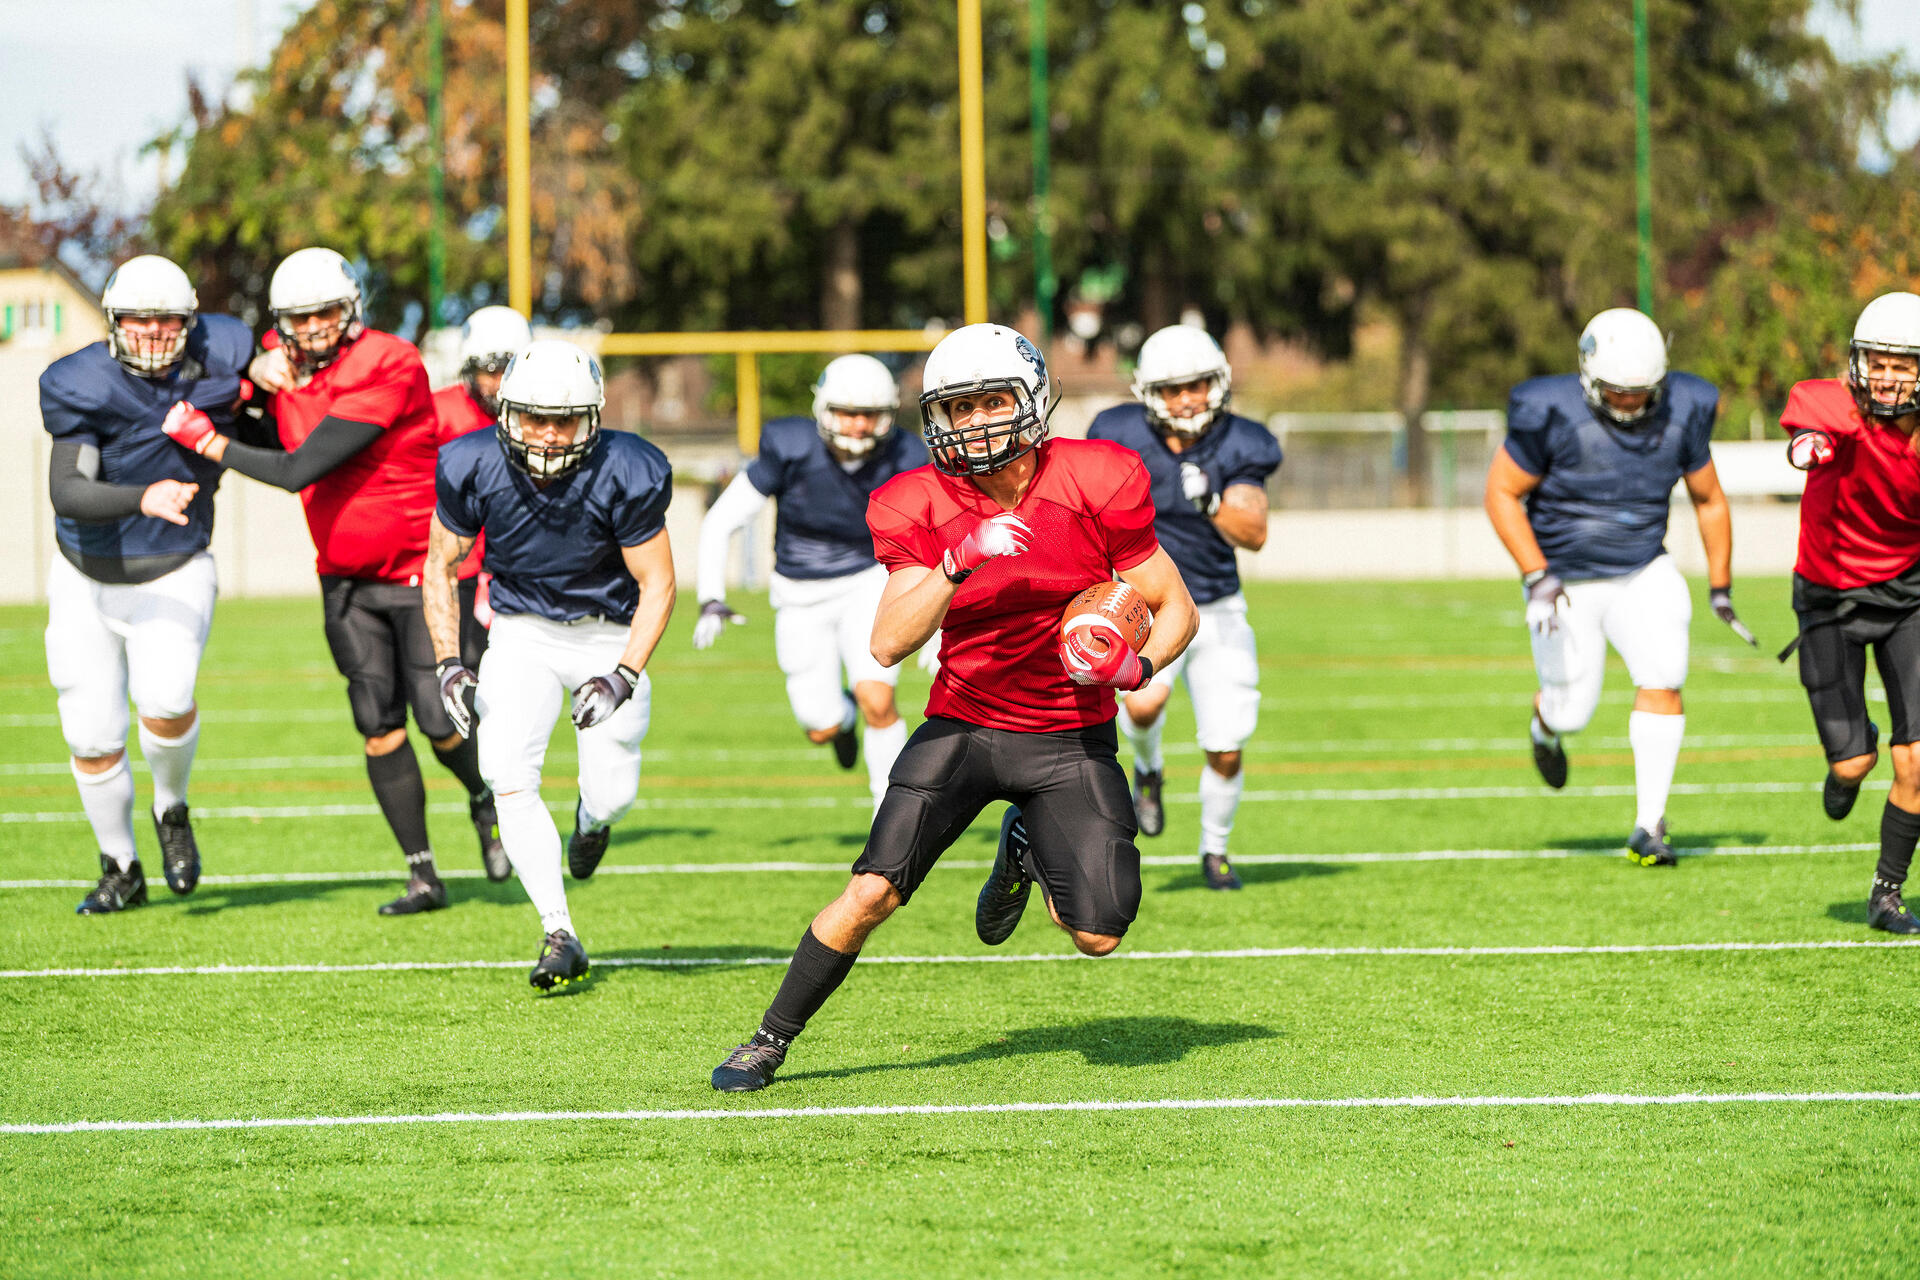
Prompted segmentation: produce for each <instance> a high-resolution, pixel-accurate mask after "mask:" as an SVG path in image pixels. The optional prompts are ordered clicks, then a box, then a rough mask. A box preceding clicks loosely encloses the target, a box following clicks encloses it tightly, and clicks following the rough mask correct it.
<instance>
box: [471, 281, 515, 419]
mask: <svg viewBox="0 0 1920 1280" xmlns="http://www.w3.org/2000/svg"><path fill="white" fill-rule="evenodd" d="M532 341H533V329H532V328H531V327H530V326H529V325H528V324H527V318H526V317H525V316H523V315H521V314H520V313H519V312H518V311H515V310H514V309H513V308H512V307H482V308H480V309H479V310H478V311H476V312H474V313H473V314H472V315H470V316H468V317H467V322H466V323H465V324H463V325H461V326H460V381H461V382H463V383H465V384H466V388H467V394H468V395H470V396H472V397H473V401H474V403H475V404H477V405H479V406H480V407H481V408H483V409H485V410H486V411H487V412H488V413H490V414H492V415H494V416H495V417H498V416H499V415H500V397H499V395H498V394H497V393H496V394H494V395H486V394H484V393H482V392H481V390H480V384H479V382H478V381H477V380H476V379H475V375H476V374H480V373H505V372H506V368H507V362H508V361H509V360H512V359H513V357H514V353H515V352H518V351H522V350H525V349H526V346H527V344H528V343H530V342H532Z"/></svg>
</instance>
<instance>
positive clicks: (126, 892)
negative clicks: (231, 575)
mask: <svg viewBox="0 0 1920 1280" xmlns="http://www.w3.org/2000/svg"><path fill="white" fill-rule="evenodd" d="M100 303H101V307H102V309H103V310H104V311H105V312H106V320H107V337H106V341H104V342H96V343H94V344H93V345H91V346H88V347H83V348H82V349H80V350H79V351H76V352H74V353H73V354H72V355H70V356H66V357H64V358H62V359H60V360H56V361H55V362H54V363H53V364H51V365H49V366H48V367H47V370H46V372H45V373H43V374H41V376H40V416H41V420H42V422H43V423H44V424H45V426H46V429H47V434H49V435H50V436H52V437H53V446H52V459H51V466H50V468H49V474H48V483H47V489H48V493H49V495H50V496H51V498H52V500H53V512H54V517H55V518H54V531H55V538H56V542H57V545H58V548H59V554H58V555H56V556H54V557H53V565H52V568H51V569H50V570H49V572H48V575H47V633H46V642H47V675H48V676H49V677H50V678H51V680H52V681H53V687H54V689H55V690H56V691H57V692H58V694H59V707H60V730H61V733H62V734H63V735H64V736H65V738H66V740H67V749H68V751H69V752H71V753H72V768H73V779H74V781H75V783H77V784H78V785H79V788H80V805H81V808H82V809H84V810H85V811H86V815H87V821H88V823H89V824H90V825H91V826H92V828H93V836H94V841H95V843H96V844H97V845H98V846H99V850H100V880H99V883H98V884H97V885H95V886H94V888H93V891H92V892H90V893H88V894H87V896H86V897H85V898H84V899H82V900H81V902H80V906H79V908H78V910H79V912H80V914H82V915H98V914H104V913H107V912H113V911H120V910H122V909H124V908H127V907H134V906H139V905H140V904H141V903H144V902H145V901H146V900H147V881H146V875H145V873H144V871H143V870H142V868H141V865H140V856H139V853H138V851H137V850H136V848H135V846H134V836H133V795H134V787H133V772H132V770H131V769H130V768H129V767H128V765H127V727H128V726H127V699H128V696H129V694H131V696H132V699H133V704H134V706H135V707H136V708H137V709H138V711H139V713H140V751H141V754H142V755H144V756H145V757H146V761H147V766H148V768H149V769H151V770H152V772H153V824H154V831H155V834H156V835H157V836H158V837H159V843H160V861H161V869H162V871H163V872H164V873H165V876H166V881H167V887H168V888H169V889H171V890H173V892H175V893H181V894H185V893H192V892H193V889H194V886H195V885H196V884H197V883H198V882H199V879H200V850H199V846H198V844H197V843H196V842H195V840H194V834H193V826H192V823H191V821H190V819H189V816H188V809H187V780H188V776H189V774H190V773H191V772H192V769H193V756H194V750H195V748H196V747H197V745H198V744H199V739H200V719H199V713H198V710H197V708H196V707H195V705H194V696H193V687H194V681H195V680H196V678H197V677H198V675H199V671H200V657H201V651H202V650H203V649H204V648H205V647H206V642H207V630H208V627H209V626H210V625H211V623H212V621H213V601H214V567H213V557H212V555H210V554H209V553H208V551H207V544H208V541H209V540H210V539H211V538H212V536H213V492H214V489H215V487H216V486H218V485H219V483H220V469H219V468H218V467H215V466H213V465H211V464H210V463H207V462H205V461H203V460H202V459H200V458H196V457H194V456H192V455H191V454H183V453H181V452H180V450H178V449H176V448H174V446H173V444H172V442H171V441H169V440H168V439H167V437H166V435H165V433H164V432H163V431H162V430H161V422H162V421H163V420H164V419H165V418H166V417H167V415H168V414H169V413H171V412H173V411H174V410H175V408H176V406H183V405H184V406H198V407H199V409H200V411H201V412H202V413H204V415H205V416H206V417H207V418H208V420H209V421H217V422H220V423H223V424H230V423H231V422H232V421H233V416H234V410H235V407H236V405H237V404H238V402H239V401H240V399H241V396H242V394H243V390H244V391H250V390H251V388H250V387H246V386H245V383H244V381H243V374H244V373H245V371H246V366H247V357H248V356H249V355H251V354H252V351H253V336H252V335H251V334H250V333H249V332H248V331H247V327H246V325H244V324H242V323H241V322H240V321H238V320H236V319H234V318H233V317H232V316H221V315H202V314H200V309H199V299H198V298H197V297H196V295H195V293H194V289H193V285H192V283H191V282H190V281H189V280H188V279H187V274H186V272H184V271H182V270H181V269H180V268H179V267H178V266H177V265H176V264H174V263H172V262H170V261H168V260H167V259H165V258H161V257H156V256H153V255H143V256H141V257H137V258H132V259H130V260H128V261H127V262H126V263H124V264H122V265H121V267H120V268H119V269H118V270H117V271H115V272H114V273H113V276H112V278H111V279H109V280H108V281H107V287H106V291H105V292H104V293H103V294H102V295H101V299H100Z"/></svg>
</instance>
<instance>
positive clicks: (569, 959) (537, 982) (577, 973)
mask: <svg viewBox="0 0 1920 1280" xmlns="http://www.w3.org/2000/svg"><path fill="white" fill-rule="evenodd" d="M589 971H590V966H589V965H588V964H587V949H586V948H585V947H583V946H581V945H580V939H578V938H576V937H574V936H573V935H572V934H570V933H568V932H567V931H566V930H565V929H555V930H554V931H553V932H552V933H550V934H548V935H547V936H546V938H545V939H544V940H543V941H542V942H541V943H540V958H539V959H538V960H536V961H535V962H534V965H533V972H532V973H531V974H529V975H527V981H528V982H531V983H532V984H533V985H534V986H536V987H538V988H540V989H541V990H542V991H558V990H559V989H560V988H561V987H564V986H566V985H568V984H569V983H573V982H578V981H580V979H582V978H584V977H586V976H587V974H588V972H589Z"/></svg>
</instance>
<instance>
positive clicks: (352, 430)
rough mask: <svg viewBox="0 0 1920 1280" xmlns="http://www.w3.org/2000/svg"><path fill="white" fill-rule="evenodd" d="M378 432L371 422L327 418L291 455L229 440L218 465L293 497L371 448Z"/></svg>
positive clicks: (329, 416)
mask: <svg viewBox="0 0 1920 1280" xmlns="http://www.w3.org/2000/svg"><path fill="white" fill-rule="evenodd" d="M380 431H381V428H380V427H379V426H377V425H376V424H374V423H371V422H349V421H347V420H346V419H345V418H336V417H333V416H332V415H328V416H327V417H325V418H322V419H320V424H319V425H318V426H316V427H315V428H314V429H313V434H312V435H310V436H308V437H307V438H306V439H305V440H302V441H301V442H300V447H299V448H298V449H295V450H294V451H293V452H292V453H285V452H282V451H281V450H278V449H260V448H256V447H255V446H253V445H250V444H242V443H240V442H239V441H238V440H233V439H229V440H228V441H227V451H226V454H225V455H224V456H223V457H222V458H221V460H220V461H221V462H222V463H223V464H224V465H226V466H228V467H231V468H232V469H233V470H235V471H238V472H239V473H240V474H241V475H243V476H249V477H251V478H253V479H255V480H258V481H260V482H261V483H262V484H270V485H272V486H274V488H276V489H285V490H287V491H288V492H289V493H297V492H299V491H300V490H302V489H304V488H306V487H307V486H308V485H310V484H312V483H313V482H314V481H315V480H318V479H319V478H320V477H321V476H324V475H325V474H327V472H329V471H331V470H333V469H334V468H335V467H337V466H339V465H340V464H341V463H343V462H345V461H346V460H347V459H348V458H351V457H352V456H353V455H354V454H356V453H358V452H360V451H361V450H362V449H364V448H366V447H367V446H368V445H370V444H372V443H373V442H374V440H375V439H377V438H378V437H379V435H380Z"/></svg>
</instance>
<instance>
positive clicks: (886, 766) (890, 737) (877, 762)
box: [863, 719, 907, 809]
mask: <svg viewBox="0 0 1920 1280" xmlns="http://www.w3.org/2000/svg"><path fill="white" fill-rule="evenodd" d="M906 745H907V722H906V720H904V719H900V720H895V721H894V722H893V723H892V724H890V725H888V726H887V727H886V728H884V729H876V728H874V727H873V726H872V725H868V726H867V740H866V742H865V743H864V744H863V746H864V749H865V750H866V753H867V790H869V791H871V792H872V793H873V807H874V808H876V809H878V808H879V807H880V802H881V801H882V800H884V799H886V796H887V775H888V774H890V773H892V772H893V762H894V761H895V760H897V759H899V757H900V749H901V748H902V747H904V746H906Z"/></svg>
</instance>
